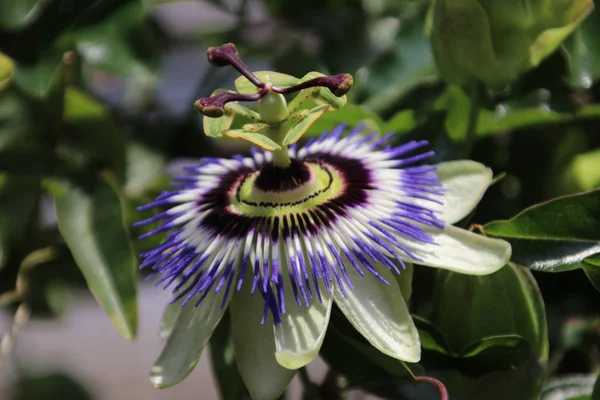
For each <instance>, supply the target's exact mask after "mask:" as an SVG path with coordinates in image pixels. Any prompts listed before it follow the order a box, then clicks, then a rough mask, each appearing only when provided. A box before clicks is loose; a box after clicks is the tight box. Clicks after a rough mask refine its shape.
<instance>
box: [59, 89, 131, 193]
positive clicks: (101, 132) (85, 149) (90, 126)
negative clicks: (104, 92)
mask: <svg viewBox="0 0 600 400" xmlns="http://www.w3.org/2000/svg"><path fill="white" fill-rule="evenodd" d="M63 119H64V121H65V132H64V134H63V137H62V138H61V142H60V143H61V145H63V146H66V147H68V148H70V149H74V150H76V152H77V153H79V154H80V155H81V156H83V157H84V158H85V159H86V160H87V161H88V162H91V161H94V162H100V163H101V165H104V166H108V167H111V168H112V169H113V170H114V171H115V172H116V173H117V176H118V178H119V181H120V182H124V180H125V157H126V155H125V143H124V140H123V136H122V135H121V132H120V131H119V129H118V128H117V125H116V123H115V121H114V120H113V118H112V116H111V115H110V114H109V112H108V110H107V109H106V107H105V106H104V105H103V104H101V103H99V102H98V101H96V100H95V99H93V98H92V97H90V96H89V95H88V94H87V93H85V92H83V91H81V90H78V89H76V88H72V87H70V88H68V89H67V91H66V93H65V109H64V116H63ZM67 139H68V140H67Z"/></svg>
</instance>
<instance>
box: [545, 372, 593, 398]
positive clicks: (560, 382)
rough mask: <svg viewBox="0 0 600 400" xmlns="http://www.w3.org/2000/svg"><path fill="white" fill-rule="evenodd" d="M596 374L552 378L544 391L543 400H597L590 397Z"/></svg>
mask: <svg viewBox="0 0 600 400" xmlns="http://www.w3.org/2000/svg"><path fill="white" fill-rule="evenodd" d="M595 380H596V377H595V376H589V375H567V376H561V377H558V378H554V379H552V380H550V381H549V382H548V383H547V384H546V386H545V387H544V390H543V391H542V397H541V400H595V399H593V398H590V395H591V394H592V390H593V389H594V382H595Z"/></svg>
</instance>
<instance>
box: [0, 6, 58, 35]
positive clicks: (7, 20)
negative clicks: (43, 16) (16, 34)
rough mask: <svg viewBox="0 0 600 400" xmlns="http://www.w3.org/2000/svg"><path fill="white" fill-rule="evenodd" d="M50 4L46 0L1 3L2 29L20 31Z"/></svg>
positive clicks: (0, 22)
mask: <svg viewBox="0 0 600 400" xmlns="http://www.w3.org/2000/svg"><path fill="white" fill-rule="evenodd" d="M47 4H48V2H47V1H44V0H5V1H2V2H0V27H1V28H2V29H7V30H13V29H19V28H22V27H23V26H26V25H28V24H30V23H31V22H33V21H35V19H36V18H37V17H38V16H39V15H40V13H41V12H42V11H43V9H44V7H45V6H46V5H47Z"/></svg>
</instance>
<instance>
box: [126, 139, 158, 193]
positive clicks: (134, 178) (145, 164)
mask: <svg viewBox="0 0 600 400" xmlns="http://www.w3.org/2000/svg"><path fill="white" fill-rule="evenodd" d="M125 158H126V164H127V166H126V169H125V187H124V191H125V194H126V195H127V196H137V197H139V196H141V195H143V194H144V193H145V192H146V191H147V190H148V189H149V188H150V187H152V185H153V184H154V182H156V181H157V180H159V179H160V178H161V177H162V176H163V168H164V166H165V158H164V156H163V155H162V154H160V153H158V152H157V151H155V150H153V149H151V148H149V147H147V146H145V145H144V144H142V143H140V142H137V141H133V140H130V141H128V142H127V143H126V144H125Z"/></svg>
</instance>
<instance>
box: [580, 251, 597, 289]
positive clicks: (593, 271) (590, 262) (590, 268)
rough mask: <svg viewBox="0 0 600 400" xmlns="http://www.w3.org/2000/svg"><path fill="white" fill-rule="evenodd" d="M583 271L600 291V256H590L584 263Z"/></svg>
mask: <svg viewBox="0 0 600 400" xmlns="http://www.w3.org/2000/svg"><path fill="white" fill-rule="evenodd" d="M583 272H585V275H586V276H587V278H588V279H589V280H590V282H591V283H592V285H594V287H595V288H596V289H597V290H598V291H600V260H598V257H590V258H588V259H586V260H585V262H584V264H583Z"/></svg>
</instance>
